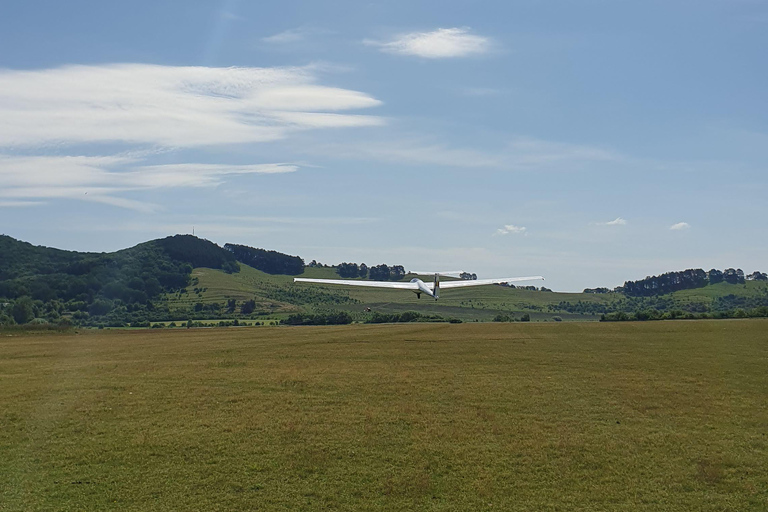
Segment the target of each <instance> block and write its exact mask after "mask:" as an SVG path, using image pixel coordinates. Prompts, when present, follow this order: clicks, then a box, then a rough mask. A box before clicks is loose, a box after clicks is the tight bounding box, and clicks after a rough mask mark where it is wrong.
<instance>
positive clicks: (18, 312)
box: [11, 297, 35, 324]
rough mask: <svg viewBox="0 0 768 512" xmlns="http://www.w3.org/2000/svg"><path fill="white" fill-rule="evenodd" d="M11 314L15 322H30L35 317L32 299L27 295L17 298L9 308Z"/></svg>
mask: <svg viewBox="0 0 768 512" xmlns="http://www.w3.org/2000/svg"><path fill="white" fill-rule="evenodd" d="M11 316H13V319H14V320H15V321H16V323H17V324H26V323H27V322H31V321H32V320H33V319H34V318H35V308H34V305H33V303H32V299H30V298H29V297H21V298H20V299H18V300H17V301H16V303H15V304H14V305H13V309H11Z"/></svg>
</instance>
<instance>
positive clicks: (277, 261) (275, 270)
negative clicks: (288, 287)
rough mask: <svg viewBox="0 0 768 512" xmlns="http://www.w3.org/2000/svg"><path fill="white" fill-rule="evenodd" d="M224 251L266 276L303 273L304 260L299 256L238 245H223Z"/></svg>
mask: <svg viewBox="0 0 768 512" xmlns="http://www.w3.org/2000/svg"><path fill="white" fill-rule="evenodd" d="M224 249H226V250H227V251H229V252H231V253H232V254H233V255H234V257H235V259H236V260H237V261H239V262H240V263H245V264H246V265H249V266H251V267H253V268H255V269H256V270H261V271H262V272H266V273H267V274H285V275H289V276H296V275H299V274H302V273H303V272H304V260H303V259H302V258H300V257H299V256H291V255H289V254H283V253H281V252H277V251H268V250H266V249H257V248H255V247H248V246H247V245H238V244H224Z"/></svg>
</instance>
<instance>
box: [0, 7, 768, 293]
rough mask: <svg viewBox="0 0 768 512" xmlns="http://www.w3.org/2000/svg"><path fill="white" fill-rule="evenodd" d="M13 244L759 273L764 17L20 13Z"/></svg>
mask: <svg viewBox="0 0 768 512" xmlns="http://www.w3.org/2000/svg"><path fill="white" fill-rule="evenodd" d="M0 48H3V51H2V52H0V232H3V233H5V234H8V235H11V236H14V237H16V238H20V239H23V240H27V241H30V242H32V243H35V244H41V245H48V246H54V247H60V248H66V249H76V250H90V251H111V250H116V249H120V248H124V247H129V246H131V245H134V244H136V243H139V242H142V241H145V240H148V239H151V238H158V237H163V236H167V235H171V234H175V233H188V232H191V231H192V226H195V233H196V234H198V235H199V236H201V237H204V238H208V239H210V240H213V241H215V242H218V243H220V244H223V243H226V242H234V243H241V244H246V245H253V246H257V247H265V248H268V249H275V250H280V251H284V252H288V253H291V254H299V255H301V256H302V257H303V258H305V259H306V260H307V261H309V260H312V259H317V260H318V261H321V262H324V263H339V262H341V261H354V262H358V263H359V262H365V263H367V264H369V265H371V264H378V263H383V262H385V263H388V264H402V265H404V266H405V267H406V268H431V269H438V270H439V269H445V268H451V269H455V268H464V269H465V270H468V271H472V272H476V273H477V274H478V275H479V276H481V277H499V276H515V275H529V274H542V275H545V276H546V277H547V279H548V282H547V286H549V287H551V288H553V289H555V290H581V289H582V288H584V287H594V286H609V287H613V286H616V285H619V284H621V283H622V282H623V281H624V280H626V279H638V278H642V277H645V276H646V275H649V274H658V273H662V272H665V271H671V270H682V269H685V268H691V267H704V268H707V269H708V268H712V267H717V268H725V267H731V266H733V267H741V268H743V269H744V270H745V271H747V272H751V271H753V270H757V269H759V270H763V271H766V270H768V262H767V261H766V254H768V236H766V235H768V228H766V223H765V218H766V213H767V212H766V206H765V204H766V201H765V196H766V192H768V177H766V176H767V175H766V171H768V168H767V165H766V164H767V163H768V101H767V98H768V95H767V94H766V91H768V67H767V66H766V65H765V54H766V50H767V49H768V2H766V1H763V0H699V1H682V0H666V1H663V2H662V1H643V2H640V1H634V2H631V1H621V0H614V1H604V0H572V1H545V0H540V1H534V0H526V1H504V2H446V1H440V2H437V1H422V2H418V1H408V2H398V1H387V2H367V3H366V2H358V1H328V2H317V1H307V2H290V1H286V2H247V1H244V0H241V1H237V0H223V1H213V0H211V1H197V2H194V1H184V2H181V1H175V2H173V1H151V2H150V1H142V0H134V1H133V2H121V3H117V2H95V1H76V0H75V1H69V2H60V1H37V0H25V1H12V0H11V1H7V2H4V3H3V7H2V16H0Z"/></svg>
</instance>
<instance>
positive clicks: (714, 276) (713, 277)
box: [707, 268, 723, 284]
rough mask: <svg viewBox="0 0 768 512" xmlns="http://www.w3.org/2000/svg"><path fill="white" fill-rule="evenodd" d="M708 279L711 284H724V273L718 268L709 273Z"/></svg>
mask: <svg viewBox="0 0 768 512" xmlns="http://www.w3.org/2000/svg"><path fill="white" fill-rule="evenodd" d="M707 277H708V278H709V284H717V283H722V282H723V273H722V272H721V271H719V270H717V269H716V268H713V269H712V270H710V271H709V272H707Z"/></svg>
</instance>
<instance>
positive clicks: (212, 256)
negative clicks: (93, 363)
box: [0, 235, 239, 323]
mask: <svg viewBox="0 0 768 512" xmlns="http://www.w3.org/2000/svg"><path fill="white" fill-rule="evenodd" d="M201 266H205V267H210V268H216V269H221V270H223V271H226V272H237V271H239V265H238V263H237V262H236V261H235V257H234V255H233V254H232V253H231V252H229V251H226V250H224V249H222V248H221V247H219V246H218V245H216V244H214V243H213V242H209V241H207V240H203V239H200V238H196V237H193V236H189V235H176V236H172V237H167V238H163V239H159V240H152V241H149V242H145V243H142V244H139V245H137V246H135V247H131V248H129V249H124V250H121V251H117V252H113V253H85V252H75V251H62V250H59V249H52V248H49V247H40V246H33V245H32V244H29V243H26V242H21V241H19V240H15V239H13V238H11V237H9V236H2V237H0V298H3V299H4V300H8V301H15V302H18V301H21V303H22V305H23V307H21V308H19V311H16V312H15V313H14V317H16V318H15V320H16V321H17V322H19V323H21V322H20V320H23V319H29V317H30V316H32V317H33V318H34V317H35V316H45V317H46V318H48V319H56V318H59V317H61V316H62V315H67V316H71V317H72V318H73V319H74V320H83V319H85V318H86V317H88V316H105V317H109V316H110V315H112V316H113V317H117V316H125V315H126V314H128V313H131V314H133V313H137V312H145V313H146V312H151V311H153V310H154V309H155V308H154V301H155V300H156V299H158V298H160V296H161V295H162V294H164V293H169V292H172V291H174V290H179V289H183V288H184V287H185V286H187V285H188V284H189V283H190V281H191V273H192V269H193V268H195V267H201ZM15 305H16V304H14V306H15ZM134 316H135V315H134Z"/></svg>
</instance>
